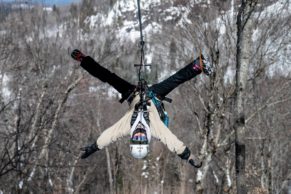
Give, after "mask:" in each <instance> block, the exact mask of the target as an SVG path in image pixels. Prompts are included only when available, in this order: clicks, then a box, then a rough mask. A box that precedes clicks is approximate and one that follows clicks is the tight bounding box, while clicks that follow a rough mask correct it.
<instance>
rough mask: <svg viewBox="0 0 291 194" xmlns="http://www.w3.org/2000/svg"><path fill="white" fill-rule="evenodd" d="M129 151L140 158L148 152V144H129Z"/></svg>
mask: <svg viewBox="0 0 291 194" xmlns="http://www.w3.org/2000/svg"><path fill="white" fill-rule="evenodd" d="M130 153H131V155H132V156H133V157H134V158H136V159H142V158H144V157H146V155H147V154H148V153H149V145H148V144H130Z"/></svg>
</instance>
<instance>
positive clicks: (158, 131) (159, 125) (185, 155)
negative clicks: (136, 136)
mask: <svg viewBox="0 0 291 194" xmlns="http://www.w3.org/2000/svg"><path fill="white" fill-rule="evenodd" d="M149 118H150V128H151V134H152V136H153V137H155V138H157V139H159V140H160V141H161V142H162V143H164V144H165V145H166V146H167V147H168V149H169V150H170V151H171V152H174V153H176V154H177V155H178V156H179V157H180V158H181V159H183V160H187V161H188V162H189V163H190V164H191V165H192V166H194V167H197V168H199V167H201V161H200V160H199V159H198V158H195V157H194V155H193V154H191V151H190V150H189V148H188V147H186V146H185V145H184V143H183V142H182V141H180V140H179V139H178V138H177V137H176V136H175V135H174V134H173V133H172V132H171V131H170V129H168V128H167V127H166V126H165V124H164V123H163V122H162V121H161V120H160V118H159V113H158V111H157V109H156V108H155V106H154V105H153V103H151V106H150V108H149Z"/></svg>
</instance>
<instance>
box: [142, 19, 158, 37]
mask: <svg viewBox="0 0 291 194" xmlns="http://www.w3.org/2000/svg"><path fill="white" fill-rule="evenodd" d="M161 31H162V26H161V25H160V24H158V23H156V22H152V23H150V24H149V25H147V27H146V28H145V29H144V32H145V34H147V37H148V35H149V34H153V33H159V32H161Z"/></svg>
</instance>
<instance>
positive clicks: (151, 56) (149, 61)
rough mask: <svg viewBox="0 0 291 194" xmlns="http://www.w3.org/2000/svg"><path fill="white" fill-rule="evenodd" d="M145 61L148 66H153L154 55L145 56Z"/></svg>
mask: <svg viewBox="0 0 291 194" xmlns="http://www.w3.org/2000/svg"><path fill="white" fill-rule="evenodd" d="M145 60H146V63H147V64H151V63H152V61H153V53H149V54H147V55H145Z"/></svg>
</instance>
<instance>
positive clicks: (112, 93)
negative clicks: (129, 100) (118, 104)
mask: <svg viewBox="0 0 291 194" xmlns="http://www.w3.org/2000/svg"><path fill="white" fill-rule="evenodd" d="M107 95H108V96H109V97H110V98H115V97H117V96H118V97H119V98H121V95H120V94H119V92H118V91H116V90H115V89H114V88H112V87H110V88H108V92H107Z"/></svg>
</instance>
